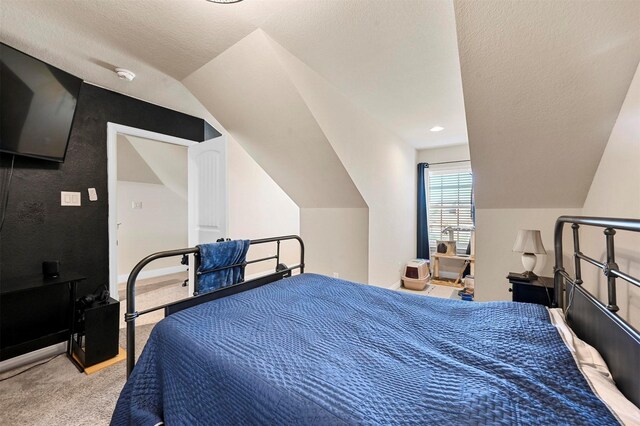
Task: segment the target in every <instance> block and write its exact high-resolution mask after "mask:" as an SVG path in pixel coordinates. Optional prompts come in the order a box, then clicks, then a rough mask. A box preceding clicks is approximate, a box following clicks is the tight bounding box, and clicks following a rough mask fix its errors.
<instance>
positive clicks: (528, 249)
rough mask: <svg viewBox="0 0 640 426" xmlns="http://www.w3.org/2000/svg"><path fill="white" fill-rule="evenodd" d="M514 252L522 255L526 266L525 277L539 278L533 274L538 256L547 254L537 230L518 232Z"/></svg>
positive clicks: (523, 264)
mask: <svg viewBox="0 0 640 426" xmlns="http://www.w3.org/2000/svg"><path fill="white" fill-rule="evenodd" d="M513 251H514V252H517V253H522V266H524V270H525V272H524V274H523V275H524V276H526V277H528V278H530V279H536V278H538V276H537V275H536V274H534V273H533V269H534V268H535V267H536V262H537V258H536V254H547V252H546V251H545V249H544V246H543V245H542V237H541V236H540V231H538V230H537V229H521V230H519V231H518V236H517V238H516V243H515V244H514V245H513Z"/></svg>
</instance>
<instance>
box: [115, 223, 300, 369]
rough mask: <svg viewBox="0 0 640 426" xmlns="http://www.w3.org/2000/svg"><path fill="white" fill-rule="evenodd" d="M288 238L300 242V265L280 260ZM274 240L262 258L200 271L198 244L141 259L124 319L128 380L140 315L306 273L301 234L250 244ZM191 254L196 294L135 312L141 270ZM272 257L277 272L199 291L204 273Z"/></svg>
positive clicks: (174, 309) (129, 284) (176, 308)
mask: <svg viewBox="0 0 640 426" xmlns="http://www.w3.org/2000/svg"><path fill="white" fill-rule="evenodd" d="M287 240H297V241H298V243H299V244H300V262H299V263H298V264H297V265H294V266H290V267H289V266H285V265H283V264H282V263H281V262H280V243H281V242H282V241H287ZM273 242H275V243H276V253H275V254H274V255H273V256H268V257H263V258H260V259H255V260H250V261H245V262H243V263H238V264H234V265H227V266H223V267H220V268H216V269H212V270H207V271H201V272H198V271H197V270H198V267H199V266H200V256H199V254H200V250H199V249H198V248H197V247H190V248H185V249H177V250H168V251H162V252H158V253H153V254H151V255H149V256H147V257H145V258H144V259H142V260H141V261H140V262H138V264H137V265H136V266H135V267H134V268H133V270H132V271H131V274H130V275H129V279H128V280H127V312H126V313H125V314H124V320H125V322H126V323H127V379H128V378H129V376H130V375H131V372H132V371H133V367H134V366H135V355H136V352H135V344H136V338H135V325H136V324H135V323H136V318H138V317H139V316H140V315H144V314H148V313H150V312H155V311H158V310H160V309H164V311H165V316H167V315H170V314H172V313H175V312H178V311H180V310H182V309H186V308H188V307H191V306H195V305H198V304H200V303H204V302H208V301H211V300H215V299H220V298H222V297H226V296H230V295H232V294H236V293H240V292H242V291H246V290H250V289H252V288H256V287H260V286H262V285H265V284H268V283H271V282H274V281H278V280H280V279H282V278H285V277H289V276H291V274H292V272H293V271H294V270H296V269H298V270H299V271H300V273H301V274H302V273H304V242H303V241H302V239H301V238H300V237H299V236H297V235H286V236H281V237H271V238H262V239H258V240H251V242H250V246H254V245H258V244H266V243H273ZM189 254H193V255H194V259H195V264H194V265H192V266H191V267H193V268H194V269H195V271H196V272H195V274H194V277H195V282H194V289H195V290H196V294H194V297H189V298H186V299H182V300H178V301H176V302H172V303H166V304H163V305H159V306H154V307H152V308H149V309H145V310H142V311H136V300H135V298H136V280H137V278H138V274H140V271H142V269H143V268H144V267H145V266H147V265H148V264H149V263H151V262H153V261H155V260H158V259H164V258H167V257H174V256H185V255H189ZM270 260H275V263H276V267H275V272H273V273H271V274H268V275H265V276H261V277H259V278H256V279H252V280H249V281H244V282H241V283H238V284H235V285H232V286H228V287H224V288H221V289H219V290H215V291H212V292H209V293H204V294H197V289H198V277H199V276H201V275H204V274H210V273H213V272H218V271H222V270H225V269H231V268H236V267H242V268H244V267H246V266H247V265H250V264H253V263H259V262H266V261H270Z"/></svg>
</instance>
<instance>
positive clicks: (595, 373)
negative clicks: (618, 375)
mask: <svg viewBox="0 0 640 426" xmlns="http://www.w3.org/2000/svg"><path fill="white" fill-rule="evenodd" d="M549 315H550V316H551V322H552V323H553V324H554V325H555V327H556V328H557V329H558V332H559V333H560V336H561V337H562V340H564V342H565V344H566V345H567V347H568V348H569V350H570V351H571V353H572V354H573V358H574V359H575V361H576V364H577V365H578V368H579V369H580V371H581V372H582V374H583V375H584V377H585V379H586V380H587V382H588V383H589V385H590V386H591V389H592V390H593V392H594V393H595V394H596V395H597V396H598V397H599V398H600V399H601V400H602V402H604V404H605V405H606V406H607V407H608V408H609V410H611V412H612V413H613V414H614V416H616V417H617V419H618V420H619V421H620V422H621V423H622V424H623V425H640V409H638V407H636V406H635V405H634V404H633V403H632V402H631V401H629V400H628V399H627V398H626V397H625V396H624V395H623V394H622V393H621V392H620V391H619V390H618V388H617V387H616V384H615V382H614V381H613V378H612V377H611V372H610V371H609V367H607V364H606V363H605V362H604V360H603V359H602V356H600V354H599V353H598V351H597V350H596V349H595V348H594V347H593V346H591V345H589V344H587V343H586V342H584V341H582V340H580V339H579V338H578V336H576V334H575V333H574V332H573V330H571V328H569V326H568V325H567V323H566V321H565V317H564V313H563V312H562V309H559V308H554V309H549Z"/></svg>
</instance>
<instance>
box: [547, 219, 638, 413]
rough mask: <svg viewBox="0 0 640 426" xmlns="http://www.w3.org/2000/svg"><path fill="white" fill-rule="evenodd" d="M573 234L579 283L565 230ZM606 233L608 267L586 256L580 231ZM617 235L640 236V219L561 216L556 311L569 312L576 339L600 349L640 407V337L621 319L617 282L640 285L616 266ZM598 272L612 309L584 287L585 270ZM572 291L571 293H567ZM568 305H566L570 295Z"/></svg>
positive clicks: (618, 381) (621, 386)
mask: <svg viewBox="0 0 640 426" xmlns="http://www.w3.org/2000/svg"><path fill="white" fill-rule="evenodd" d="M565 223H567V224H571V229H572V231H573V259H574V266H575V278H572V277H571V276H570V275H569V273H567V271H565V269H564V266H563V252H562V236H563V235H562V234H563V228H564V224H565ZM581 225H584V226H591V227H599V228H604V236H605V243H606V256H607V260H606V262H599V261H597V260H595V259H593V258H592V257H589V256H587V255H585V254H584V253H582V251H580V236H579V230H580V226H581ZM617 230H622V231H633V232H640V220H638V219H612V218H602V217H580V216H561V217H559V218H558V220H557V221H556V226H555V235H554V239H555V241H554V245H555V258H556V264H555V267H554V302H553V305H552V306H554V307H560V308H563V310H564V311H565V317H566V319H567V323H568V324H569V326H570V327H571V329H572V330H573V331H574V332H575V333H576V335H577V336H578V337H579V338H580V339H582V340H584V341H585V342H587V343H588V344H590V345H591V346H593V347H595V348H596V349H597V350H598V352H599V353H600V355H602V358H603V359H604V360H605V362H606V363H607V366H608V367H609V371H611V375H612V377H613V380H614V381H615V383H616V386H617V387H618V389H620V391H621V392H622V393H623V394H624V395H625V396H626V397H627V398H628V399H629V400H630V401H631V402H633V403H634V404H635V405H637V406H639V407H640V333H638V330H636V329H634V328H633V327H631V326H630V325H629V324H628V323H627V322H626V321H624V320H623V319H622V318H620V317H619V316H618V315H617V314H616V312H617V311H618V310H619V308H618V305H617V300H616V279H617V278H622V279H623V280H625V281H627V282H628V283H630V284H632V285H634V286H636V287H640V280H638V279H637V278H635V277H632V276H630V275H628V274H626V273H624V272H622V271H620V269H619V267H618V264H617V263H616V256H615V244H614V236H615V235H616V231H617ZM582 261H584V262H587V263H588V264H591V265H593V266H596V267H597V268H599V269H600V270H602V272H603V273H604V275H605V276H606V277H607V293H608V300H607V304H606V305H605V304H604V303H602V302H600V301H599V300H597V299H596V298H595V297H594V296H593V295H591V294H590V293H589V292H588V291H587V290H585V289H584V287H583V286H582V284H583V281H582V264H581V262H582ZM565 285H566V288H565ZM565 292H566V295H567V298H568V302H567V304H566V305H565V303H564V296H565V294H564V293H565Z"/></svg>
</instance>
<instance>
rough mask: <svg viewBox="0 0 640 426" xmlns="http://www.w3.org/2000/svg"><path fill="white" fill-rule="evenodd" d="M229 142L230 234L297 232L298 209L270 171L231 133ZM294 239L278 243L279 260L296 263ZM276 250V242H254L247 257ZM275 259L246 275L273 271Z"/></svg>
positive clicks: (252, 236) (234, 236)
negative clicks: (279, 246) (258, 243)
mask: <svg viewBox="0 0 640 426" xmlns="http://www.w3.org/2000/svg"><path fill="white" fill-rule="evenodd" d="M228 141H229V144H228V147H229V152H228V159H229V236H230V238H232V239H256V238H266V237H275V236H281V235H290V234H294V235H298V234H300V209H299V208H298V206H297V205H296V204H295V203H294V202H293V201H292V200H291V198H289V196H288V195H287V194H285V192H284V191H283V190H282V189H281V188H280V187H279V186H278V185H277V184H276V183H275V182H274V181H273V179H271V177H269V175H268V174H267V173H266V172H265V171H264V170H263V169H262V168H261V167H260V166H259V165H258V163H256V162H255V160H253V158H251V156H249V154H248V153H247V152H246V151H245V150H244V149H243V148H242V147H241V146H240V145H239V144H238V143H237V142H236V141H235V140H234V139H233V138H231V137H229V138H228ZM299 253H300V250H299V248H298V245H297V243H294V242H287V243H282V245H281V256H282V257H281V262H284V263H286V264H287V265H289V266H292V265H294V264H297V263H298V261H299ZM273 254H275V245H274V244H268V245H263V246H253V247H252V248H251V249H250V251H249V253H248V255H247V257H248V259H258V258H262V257H266V256H271V255H273ZM274 267H275V261H273V262H260V263H256V264H253V265H249V266H248V267H247V270H246V273H247V275H251V274H255V273H260V272H265V271H273V268H274Z"/></svg>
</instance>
